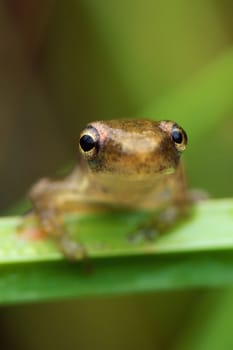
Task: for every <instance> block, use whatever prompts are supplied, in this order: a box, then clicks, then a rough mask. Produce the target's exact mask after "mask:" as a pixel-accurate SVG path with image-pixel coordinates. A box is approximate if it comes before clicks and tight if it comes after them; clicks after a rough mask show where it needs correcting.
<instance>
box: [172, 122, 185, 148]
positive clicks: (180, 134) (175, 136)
mask: <svg viewBox="0 0 233 350" xmlns="http://www.w3.org/2000/svg"><path fill="white" fill-rule="evenodd" d="M171 138H172V140H173V142H174V143H175V146H176V148H177V150H178V151H180V152H182V151H184V150H185V148H186V145H187V141H188V138H187V135H186V133H185V131H184V130H183V129H182V128H181V127H180V126H178V125H177V124H175V125H173V127H172V129H171Z"/></svg>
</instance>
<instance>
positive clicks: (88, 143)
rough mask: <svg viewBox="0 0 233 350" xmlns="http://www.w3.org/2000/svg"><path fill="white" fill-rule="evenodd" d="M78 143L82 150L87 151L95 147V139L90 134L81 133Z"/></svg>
mask: <svg viewBox="0 0 233 350" xmlns="http://www.w3.org/2000/svg"><path fill="white" fill-rule="evenodd" d="M79 143H80V146H81V148H82V149H83V151H84V152H88V151H90V150H92V148H94V147H95V140H94V139H93V138H92V137H91V136H90V135H83V136H82V137H81V139H80V141H79Z"/></svg>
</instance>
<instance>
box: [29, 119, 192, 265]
mask: <svg viewBox="0 0 233 350" xmlns="http://www.w3.org/2000/svg"><path fill="white" fill-rule="evenodd" d="M186 145H187V136H186V133H185V132H184V130H183V129H182V128H181V127H180V126H178V125H177V124H176V123H174V122H172V121H157V122H156V121H151V120H144V119H140V120H110V121H97V122H93V123H90V124H88V125H87V127H86V128H85V129H84V130H83V132H82V133H81V135H80V138H79V151H80V158H81V159H80V162H79V164H78V166H76V168H75V169H74V170H73V172H72V173H71V174H70V175H68V176H67V177H66V178H65V179H62V180H54V181H53V180H49V179H42V180H40V181H39V182H38V183H37V184H35V185H34V186H33V188H32V190H31V192H30V198H31V201H32V204H33V207H34V209H35V211H36V213H37V214H38V215H39V218H40V222H41V225H42V228H43V230H44V231H45V232H46V233H47V234H48V235H49V236H52V237H54V238H55V239H56V240H57V241H58V243H59V245H60V246H61V248H62V250H63V252H64V253H65V255H66V256H68V257H70V258H79V257H82V256H83V255H84V254H85V247H82V246H81V245H79V244H78V242H72V241H71V240H70V239H69V236H68V234H67V233H66V232H65V228H64V225H63V222H62V215H63V214H64V213H67V212H71V211H75V212H77V211H78V212H84V213H87V212H98V211H108V210H111V211H112V210H118V209H119V208H120V209H121V210H122V208H126V209H142V210H152V211H155V212H156V211H160V212H169V210H170V208H175V211H176V213H177V215H175V217H177V216H179V214H180V213H181V212H182V211H183V208H185V206H186V204H187V202H188V192H187V188H186V184H185V178H184V171H183V166H182V163H181V162H180V156H181V154H182V152H183V151H184V149H185V148H186ZM165 217H166V215H165ZM168 221H169V220H168ZM174 221H175V220H174ZM165 226H166V225H165Z"/></svg>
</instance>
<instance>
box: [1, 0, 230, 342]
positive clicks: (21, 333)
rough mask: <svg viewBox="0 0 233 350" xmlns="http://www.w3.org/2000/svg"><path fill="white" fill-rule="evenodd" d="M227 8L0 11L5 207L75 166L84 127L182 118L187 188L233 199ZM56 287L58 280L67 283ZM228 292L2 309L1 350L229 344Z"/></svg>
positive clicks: (51, 6) (226, 0)
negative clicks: (128, 119) (35, 184)
mask: <svg viewBox="0 0 233 350" xmlns="http://www.w3.org/2000/svg"><path fill="white" fill-rule="evenodd" d="M232 14H233V2H232V1H231V0H223V1H220V0H204V1H201V0H197V1H191V0H189V1H187V0H186V1H185V0H177V1H176V2H174V1H172V0H167V1H162V0H157V1H153V0H145V1H143V2H141V1H139V0H134V1H133V0H124V1H121V0H120V1H118V2H113V1H103V0H99V1H94V0H79V1H77V0H76V1H75V0H69V1H67V2H65V1H62V0H57V1H56V0H47V1H46V0H41V1H39V0H31V1H30V0H18V1H17V0H11V1H2V2H1V3H0V29H1V30H0V69H1V79H0V109H1V113H0V120H1V128H0V138H1V152H0V179H1V184H2V186H1V196H0V209H1V210H2V211H3V210H6V209H8V208H10V207H12V206H13V205H14V204H15V203H16V202H17V201H18V200H19V199H21V198H22V197H23V196H24V194H25V193H26V192H27V190H28V188H29V186H30V185H31V184H32V183H33V182H34V181H35V180H36V179H37V178H39V177H41V176H44V175H53V174H55V173H56V172H57V171H58V170H59V169H62V168H63V167H64V166H66V165H67V164H70V163H73V162H75V160H76V158H77V145H76V144H77V139H78V134H79V131H80V129H81V128H82V127H83V126H84V125H85V123H86V122H87V121H90V120H93V119H109V118H120V117H140V116H141V117H153V118H156V119H164V118H166V119H174V120H175V121H177V122H178V123H180V124H181V125H182V126H183V127H184V128H185V130H186V131H187V133H188V135H189V141H190V142H189V147H188V149H187V152H186V154H185V163H186V168H187V173H188V181H189V183H190V186H191V187H196V188H204V189H205V190H207V191H208V192H209V193H210V195H211V196H213V197H231V196H232V195H233V186H232V179H233V162H232V150H233V137H232V133H233V118H232V116H233V93H232V91H233V24H232V23H233V22H232ZM58 288H59V286H58ZM232 311H233V292H232V290H212V291H207V290H195V291H189V292H185V291H171V292H164V293H154V294H153V293H151V294H148V295H140V296H122V297H117V298H98V299H95V300H94V299H91V300H88V299H84V300H79V301H69V302H62V303H58V302H56V303H54V304H40V305H27V306H22V305H21V306H15V307H12V306H11V307H4V308H3V307H2V308H1V312H0V322H1V327H2V330H3V332H2V336H1V339H0V341H1V342H2V348H4V349H8V348H9V349H32V348H33V349H41V348H44V349H51V348H53V347H56V349H64V348H79V349H92V348H94V347H95V348H97V349H109V348H110V349H119V348H127V349H142V348H146V349H147V348H151V349H220V348H221V349H231V348H232V347H233V337H232V334H231V333H232V332H231V326H230V325H231V324H232V322H233V316H232V315H233V313H232Z"/></svg>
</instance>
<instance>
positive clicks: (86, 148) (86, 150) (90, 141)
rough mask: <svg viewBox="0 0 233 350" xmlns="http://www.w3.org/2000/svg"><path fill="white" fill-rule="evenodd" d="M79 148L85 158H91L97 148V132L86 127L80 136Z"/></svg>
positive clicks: (92, 128) (90, 127)
mask: <svg viewBox="0 0 233 350" xmlns="http://www.w3.org/2000/svg"><path fill="white" fill-rule="evenodd" d="M79 148H80V151H81V153H82V154H83V155H84V157H85V158H87V159H91V158H93V157H94V156H95V155H96V153H97V151H98V148H99V134H98V131H97V130H96V129H95V128H94V127H92V126H88V127H87V128H86V129H85V130H84V131H83V132H82V133H81V135H80V139H79Z"/></svg>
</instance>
